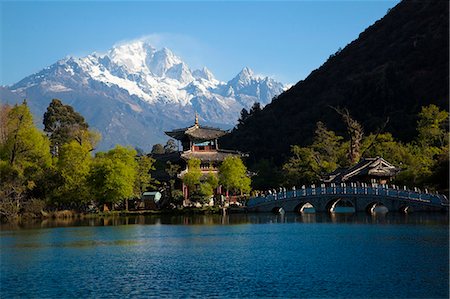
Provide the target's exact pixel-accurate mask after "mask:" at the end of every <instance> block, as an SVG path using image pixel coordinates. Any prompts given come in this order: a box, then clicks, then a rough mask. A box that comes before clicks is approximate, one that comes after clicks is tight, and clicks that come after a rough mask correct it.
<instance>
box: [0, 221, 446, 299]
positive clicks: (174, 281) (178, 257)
mask: <svg viewBox="0 0 450 299" xmlns="http://www.w3.org/2000/svg"><path fill="white" fill-rule="evenodd" d="M0 252H1V253H0V254H1V273H0V274H1V276H0V280H1V281H0V282H1V297H2V298H11V297H22V298H25V297H26V298H30V297H32V298H108V297H115V298H117V297H137V298H138V297H142V298H148V297H155V298H161V297H170V298H173V297H184V298H186V297H197V298H204V297H217V298H226V297H232V298H236V297H239V298H241V297H250V298H255V297H281V298H289V297H290V298H299V297H345V298H349V297H365V298H367V297H378V298H379V297H383V298H386V297H389V298H393V297H397V298H398V297H402V298H412V297H414V298H417V297H423V298H448V296H449V232H448V214H440V213H433V214H427V213H415V214H411V215H401V214H394V213H393V214H391V213H388V214H387V215H385V216H377V217H375V216H370V215H367V214H354V215H335V216H331V215H328V214H308V215H303V216H302V215H296V214H286V215H284V216H282V215H273V214H242V215H241V214H239V215H228V216H220V215H206V216H146V217H144V216H140V217H113V218H98V219H84V220H76V221H72V220H66V221H61V220H59V221H55V220H52V221H48V220H47V221H34V222H27V223H21V224H19V225H11V224H9V225H2V226H1V233H0Z"/></svg>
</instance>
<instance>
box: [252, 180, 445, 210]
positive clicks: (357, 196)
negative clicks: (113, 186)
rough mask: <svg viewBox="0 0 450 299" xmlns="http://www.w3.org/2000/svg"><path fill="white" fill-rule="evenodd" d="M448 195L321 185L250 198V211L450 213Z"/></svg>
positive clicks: (357, 185)
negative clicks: (448, 211) (449, 210)
mask: <svg viewBox="0 0 450 299" xmlns="http://www.w3.org/2000/svg"><path fill="white" fill-rule="evenodd" d="M448 206H449V202H448V199H447V197H446V196H445V195H442V194H437V193H429V192H428V191H426V190H425V191H424V192H422V191H421V190H420V189H417V188H414V190H408V189H406V187H403V188H399V187H398V186H395V185H390V186H388V185H378V184H370V185H369V184H356V183H350V184H345V183H342V184H330V185H325V184H322V185H320V187H316V186H315V185H311V186H310V187H305V186H303V187H302V188H301V189H296V190H291V191H282V192H275V193H273V194H268V195H266V196H258V197H253V198H250V199H249V201H248V203H247V209H248V211H249V212H280V211H282V212H298V213H315V212H331V213H354V212H363V211H365V212H370V213H372V214H374V213H387V212H388V211H399V212H403V213H410V212H412V211H442V210H444V211H445V210H448Z"/></svg>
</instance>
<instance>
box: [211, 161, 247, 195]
mask: <svg viewBox="0 0 450 299" xmlns="http://www.w3.org/2000/svg"><path fill="white" fill-rule="evenodd" d="M219 183H220V184H221V185H222V186H224V187H225V188H226V189H227V190H230V191H233V192H240V194H241V195H242V194H243V193H250V191H251V187H250V184H251V179H250V178H249V177H248V175H247V168H246V167H245V165H244V163H243V162H242V160H241V158H239V157H235V156H229V157H226V158H225V159H224V160H223V162H222V164H221V165H220V166H219Z"/></svg>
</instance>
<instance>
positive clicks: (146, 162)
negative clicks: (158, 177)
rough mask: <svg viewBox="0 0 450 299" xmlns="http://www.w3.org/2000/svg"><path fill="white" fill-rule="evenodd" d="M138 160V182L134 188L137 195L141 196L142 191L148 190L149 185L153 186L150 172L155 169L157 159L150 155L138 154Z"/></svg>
mask: <svg viewBox="0 0 450 299" xmlns="http://www.w3.org/2000/svg"><path fill="white" fill-rule="evenodd" d="M136 162H137V174H136V182H135V185H134V186H135V188H134V194H135V196H137V197H140V196H141V195H142V193H144V192H145V191H147V189H148V188H149V187H152V186H153V184H152V183H153V180H152V176H151V174H150V172H151V171H152V170H155V167H154V163H155V159H153V158H150V157H149V156H145V155H144V156H138V157H137V158H136Z"/></svg>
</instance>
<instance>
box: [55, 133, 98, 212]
mask: <svg viewBox="0 0 450 299" xmlns="http://www.w3.org/2000/svg"><path fill="white" fill-rule="evenodd" d="M92 159H93V158H92V156H91V146H90V144H89V143H84V144H80V143H78V142H76V141H75V140H73V141H71V142H69V143H66V144H64V145H62V146H61V148H60V152H59V156H58V160H57V162H56V169H57V172H58V173H59V175H60V176H61V179H62V182H61V185H60V186H59V188H57V190H56V191H55V201H56V203H57V204H58V205H59V206H61V205H64V206H66V207H67V206H70V207H72V208H78V209H80V208H81V207H82V206H83V205H84V204H86V203H88V202H89V200H90V199H91V198H90V193H89V188H88V182H87V179H88V175H89V171H90V167H91V164H92Z"/></svg>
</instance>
